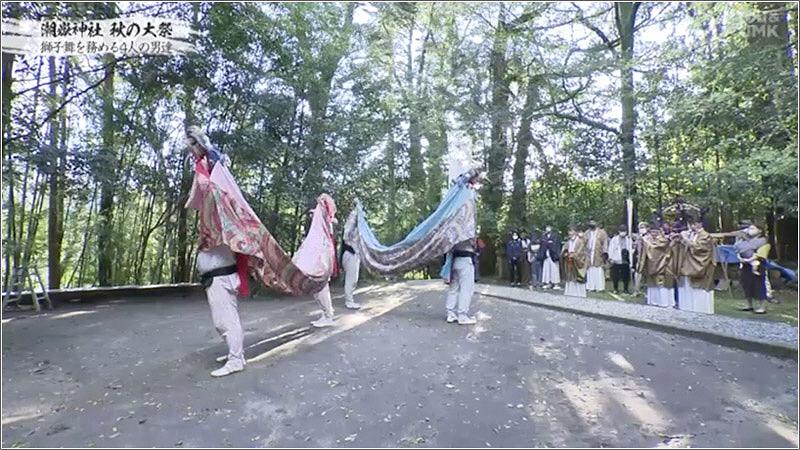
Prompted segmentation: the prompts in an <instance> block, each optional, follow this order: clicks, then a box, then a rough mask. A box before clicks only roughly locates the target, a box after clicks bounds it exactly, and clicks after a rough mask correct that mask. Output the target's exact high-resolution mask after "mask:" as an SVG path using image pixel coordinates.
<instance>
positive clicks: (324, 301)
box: [311, 283, 336, 328]
mask: <svg viewBox="0 0 800 450" xmlns="http://www.w3.org/2000/svg"><path fill="white" fill-rule="evenodd" d="M314 300H316V301H317V304H318V305H319V307H320V309H321V310H322V317H320V318H319V319H317V320H315V321H313V322H311V325H313V326H315V327H317V328H323V327H331V326H333V325H335V324H336V322H335V321H334V320H333V302H332V301H331V289H330V287H329V285H328V284H327V283H326V284H325V287H324V288H322V290H321V291H319V292H317V293H316V294H314Z"/></svg>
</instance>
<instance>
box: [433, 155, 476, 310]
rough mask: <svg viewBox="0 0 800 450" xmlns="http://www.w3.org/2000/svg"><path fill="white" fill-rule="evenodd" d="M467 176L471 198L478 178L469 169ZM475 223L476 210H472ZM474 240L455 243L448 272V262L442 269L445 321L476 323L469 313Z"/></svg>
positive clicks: (471, 294) (473, 272)
mask: <svg viewBox="0 0 800 450" xmlns="http://www.w3.org/2000/svg"><path fill="white" fill-rule="evenodd" d="M464 177H465V178H467V180H468V181H467V186H468V187H469V188H470V190H471V191H472V195H473V199H474V196H475V189H476V185H477V183H478V182H479V180H480V174H479V173H478V172H477V171H474V170H473V171H470V172H469V173H468V174H465V175H464ZM474 211H475V214H476V218H475V221H474V223H477V210H474ZM476 246H477V243H476V240H475V239H474V238H470V239H467V240H464V241H461V242H459V243H457V244H456V245H455V246H454V247H453V250H452V251H451V252H450V254H449V255H448V260H449V262H450V264H451V269H450V270H449V274H448V271H447V269H446V268H447V266H448V263H445V267H444V268H443V269H442V272H443V278H444V277H447V276H448V275H449V279H445V281H446V282H449V284H450V287H449V289H448V290H447V300H446V302H445V308H446V310H447V319H446V320H447V323H454V322H458V324H459V325H472V324H475V323H477V320H475V317H473V316H471V315H470V314H469V309H470V304H471V303H472V296H473V294H474V292H475V265H474V263H473V261H474V257H475V252H476Z"/></svg>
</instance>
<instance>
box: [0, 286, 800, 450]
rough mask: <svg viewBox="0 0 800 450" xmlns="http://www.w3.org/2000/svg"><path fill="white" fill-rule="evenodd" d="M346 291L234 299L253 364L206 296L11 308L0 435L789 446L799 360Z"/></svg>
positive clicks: (398, 291)
mask: <svg viewBox="0 0 800 450" xmlns="http://www.w3.org/2000/svg"><path fill="white" fill-rule="evenodd" d="M360 297H361V300H362V301H363V302H364V303H365V305H366V308H365V309H364V310H362V311H359V312H351V311H347V310H345V309H344V308H342V303H343V300H342V299H341V296H337V297H336V298H335V304H336V306H337V316H338V318H337V322H338V324H339V325H338V326H337V327H336V328H329V329H324V330H314V329H310V328H309V327H308V322H309V320H311V319H314V318H316V312H315V309H316V308H315V306H314V302H313V301H312V300H311V299H263V298H257V299H252V300H246V301H243V302H242V303H241V314H242V318H243V321H244V324H245V329H246V336H245V344H246V346H247V348H246V356H247V358H248V360H249V363H248V366H247V370H245V371H244V372H242V373H238V374H235V375H232V376H229V377H225V378H222V379H213V378H211V377H210V376H209V371H211V370H213V369H214V368H216V367H217V366H218V364H217V363H216V362H215V361H214V358H215V357H216V356H218V355H220V354H223V353H224V352H225V350H224V346H223V345H222V343H221V342H220V340H219V337H218V336H216V332H215V331H214V330H213V328H212V326H211V323H210V317H209V313H208V306H207V305H206V302H205V299H204V298H203V297H202V296H197V297H186V298H153V299H138V300H133V299H131V300H126V299H119V300H117V301H114V302H109V303H102V304H89V305H81V304H75V305H65V306H63V307H61V308H59V309H57V310H55V311H52V312H47V313H45V314H41V315H30V314H19V315H4V319H3V321H4V324H3V328H2V336H3V353H2V363H3V377H2V379H3V386H2V388H3V391H2V392H3V393H2V395H3V410H2V433H3V438H2V445H3V447H11V446H31V447H59V446H64V447H72V446H75V447H86V446H97V447H150V446H159V447H264V446H270V447H324V446H333V447H373V446H375V447H396V446H400V447H530V446H538V447H544V446H546V447H563V446H576V447H601V446H619V447H624V446H632V447H686V446H692V447H715V446H721V447H795V448H796V447H797V445H798V428H797V427H798V424H797V420H798V418H797V399H798V394H797V383H798V380H797V363H796V362H794V361H791V360H782V359H779V358H775V357H771V356H767V355H764V354H760V353H755V352H747V351H742V350H738V349H733V348H729V347H723V346H720V345H715V344H711V343H708V342H705V341H701V340H697V339H692V338H688V337H684V336H676V335H672V334H669V333H663V332H657V331H653V330H648V329H642V328H638V327H634V326H629V325H622V324H618V323H613V322H609V321H605V320H599V319H594V318H590V317H586V316H581V315H578V314H573V313H568V312H560V311H553V310H549V309H543V308H538V307H535V306H530V305H524V304H519V303H514V302H509V301H504V300H499V299H495V298H491V297H485V296H481V295H476V300H475V309H476V310H477V314H476V315H477V317H478V324H477V325H474V326H459V325H456V324H446V323H445V322H444V311H443V309H444V305H443V287H442V285H441V284H440V283H435V282H413V283H398V284H393V285H389V286H384V287H379V288H374V289H371V290H369V291H367V292H364V293H362V294H361V295H360Z"/></svg>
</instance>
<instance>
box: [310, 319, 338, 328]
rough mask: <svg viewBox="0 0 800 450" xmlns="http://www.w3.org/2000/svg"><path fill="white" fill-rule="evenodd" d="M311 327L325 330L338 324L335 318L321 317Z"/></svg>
mask: <svg viewBox="0 0 800 450" xmlns="http://www.w3.org/2000/svg"><path fill="white" fill-rule="evenodd" d="M311 325H313V326H315V327H317V328H324V327H332V326H334V325H336V322H334V321H333V317H320V318H319V320H315V321H313V322H311Z"/></svg>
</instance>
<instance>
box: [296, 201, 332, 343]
mask: <svg viewBox="0 0 800 450" xmlns="http://www.w3.org/2000/svg"><path fill="white" fill-rule="evenodd" d="M335 216H336V203H334V201H333V198H331V196H329V195H328V194H322V195H320V196H319V197H318V198H317V206H316V207H315V208H314V210H313V212H312V219H311V225H310V227H309V230H308V235H307V237H306V240H305V241H303V244H301V245H300V248H299V249H298V250H297V253H296V254H295V257H294V258H293V261H294V263H295V265H297V267H298V268H300V269H301V270H303V271H304V272H305V271H306V270H308V271H311V270H313V268H315V267H320V266H326V265H328V264H330V265H331V266H332V270H330V275H329V276H328V280H327V281H326V282H325V285H324V286H323V287H322V289H321V290H320V291H318V292H316V293H314V300H316V301H317V304H319V307H320V310H321V315H320V318H319V319H317V320H315V321H313V322H311V325H313V326H314V327H317V328H323V327H331V326H333V325H335V324H336V322H335V321H334V316H333V301H332V300H331V289H330V285H329V283H328V281H330V279H331V278H333V277H335V276H336V274H337V273H338V266H337V264H336V244H335V242H334V240H333V225H334V224H335V223H336V218H335ZM320 218H322V220H320ZM319 244H322V245H321V246H320V245H319Z"/></svg>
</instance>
